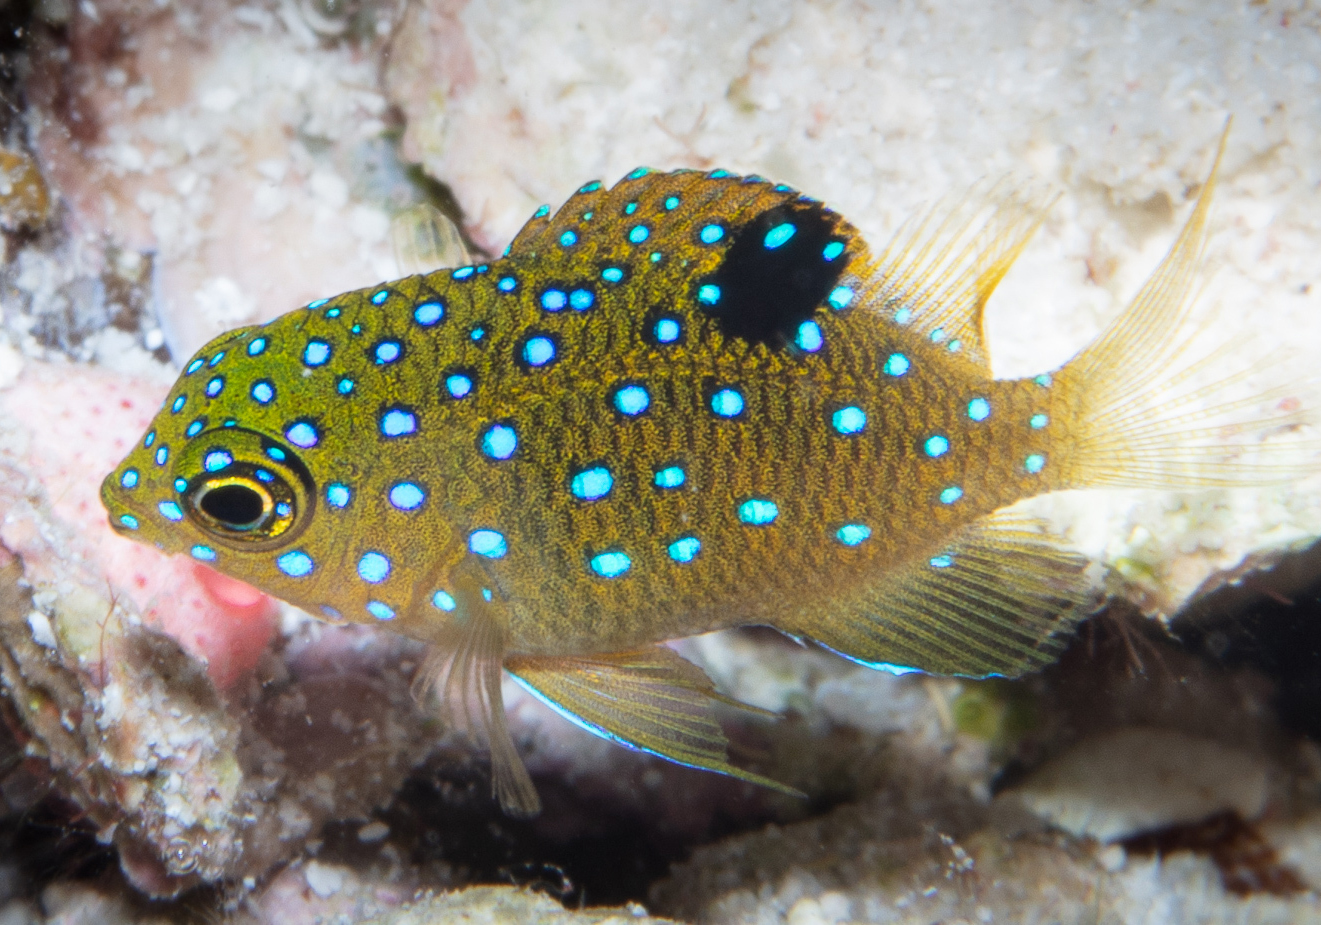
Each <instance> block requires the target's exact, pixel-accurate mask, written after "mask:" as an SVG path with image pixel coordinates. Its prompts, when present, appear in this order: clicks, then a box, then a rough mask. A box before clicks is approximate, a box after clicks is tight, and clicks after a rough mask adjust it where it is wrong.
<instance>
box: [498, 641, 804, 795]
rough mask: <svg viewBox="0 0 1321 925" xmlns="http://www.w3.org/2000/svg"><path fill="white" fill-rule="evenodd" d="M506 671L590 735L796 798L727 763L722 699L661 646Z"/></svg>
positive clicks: (513, 661)
mask: <svg viewBox="0 0 1321 925" xmlns="http://www.w3.org/2000/svg"><path fill="white" fill-rule="evenodd" d="M505 668H506V669H507V670H508V671H509V673H510V674H512V675H513V676H514V677H515V678H516V679H518V681H520V682H521V683H522V684H523V686H524V687H526V688H527V689H528V690H530V691H531V692H532V693H533V694H535V695H536V696H537V697H538V698H539V699H541V700H542V701H543V702H545V703H546V704H547V705H549V706H550V707H551V708H552V709H554V710H555V711H556V712H558V713H560V714H561V715H563V716H564V717H566V718H567V719H569V720H570V721H572V722H574V723H577V724H578V725H580V726H582V727H583V728H585V729H587V730H588V731H589V732H592V733H595V734H596V735H599V736H601V737H603V738H606V739H609V740H611V741H613V742H618V743H619V744H621V745H625V746H628V747H629V748H635V749H638V750H641V751H644V752H649V753H651V754H653V755H658V756H660V757H661V758H666V759H668V760H670V761H673V762H675V763H677V764H682V765H687V766H688V767H693V768H702V769H704V770H707V771H715V772H717V773H719V774H726V775H728V776H730V777H736V778H738V779H739V780H745V781H749V782H750V783H754V784H760V785H762V786H763V787H770V788H771V789H773V790H778V791H780V792H781V793H788V794H791V795H793V796H802V794H800V793H799V792H798V791H797V790H794V789H793V788H792V787H786V786H785V785H784V784H781V783H779V782H777V781H773V780H771V779H770V778H767V777H762V776H761V775H759V774H753V773H751V772H748V771H744V770H741V769H739V768H736V767H734V766H733V765H731V764H730V763H729V762H728V760H727V747H728V745H729V741H728V740H727V739H726V738H725V734H724V732H723V731H722V730H721V728H720V724H719V723H717V722H716V719H715V713H714V711H713V709H712V704H713V703H714V702H715V701H718V700H719V701H726V702H729V701H728V700H727V698H725V697H722V696H721V695H720V694H717V693H716V690H715V687H714V685H712V683H711V680H710V679H709V678H708V677H707V676H706V675H705V674H704V673H703V672H702V670H701V669H700V668H698V667H697V666H696V665H694V664H692V663H691V662H688V661H685V660H684V659H682V658H680V657H679V656H678V655H676V654H675V653H674V652H672V651H671V650H669V649H667V648H665V647H664V646H650V647H648V648H645V649H635V650H632V651H628V652H615V653H610V654H605V655H586V656H560V657H554V658H551V657H515V658H510V659H509V660H507V661H506V663H505Z"/></svg>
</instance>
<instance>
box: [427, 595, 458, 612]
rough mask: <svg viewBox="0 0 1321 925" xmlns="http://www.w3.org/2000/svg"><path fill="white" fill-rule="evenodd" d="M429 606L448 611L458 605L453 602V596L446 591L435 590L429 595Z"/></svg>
mask: <svg viewBox="0 0 1321 925" xmlns="http://www.w3.org/2000/svg"><path fill="white" fill-rule="evenodd" d="M431 606H432V607H435V608H436V609H437V610H444V611H446V612H448V611H451V610H453V609H454V608H455V607H456V606H458V605H457V604H455V602H454V597H453V596H452V595H450V594H449V593H448V592H445V591H437V592H436V593H435V594H433V595H431Z"/></svg>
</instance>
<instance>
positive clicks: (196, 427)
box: [183, 418, 206, 437]
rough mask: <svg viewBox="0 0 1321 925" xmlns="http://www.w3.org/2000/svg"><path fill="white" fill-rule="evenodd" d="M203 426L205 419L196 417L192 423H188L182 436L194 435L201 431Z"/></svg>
mask: <svg viewBox="0 0 1321 925" xmlns="http://www.w3.org/2000/svg"><path fill="white" fill-rule="evenodd" d="M205 426H206V419H205V418H198V419H197V420H196V421H193V423H191V424H189V425H188V429H187V430H185V431H184V432H183V433H184V436H185V437H196V436H197V435H198V434H200V433H201V432H202V428H203V427H205Z"/></svg>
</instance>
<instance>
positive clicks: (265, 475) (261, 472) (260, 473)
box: [256, 469, 275, 483]
mask: <svg viewBox="0 0 1321 925" xmlns="http://www.w3.org/2000/svg"><path fill="white" fill-rule="evenodd" d="M256 475H257V479H258V480H259V481H262V482H267V483H270V482H274V481H275V476H273V475H271V474H270V473H269V472H267V471H266V470H265V469H258V470H257V473H256Z"/></svg>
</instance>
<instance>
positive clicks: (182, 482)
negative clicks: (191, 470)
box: [174, 479, 188, 494]
mask: <svg viewBox="0 0 1321 925" xmlns="http://www.w3.org/2000/svg"><path fill="white" fill-rule="evenodd" d="M187 487H188V480H187V479H175V480H174V490H175V491H177V492H179V493H180V494H182V493H183V492H184V490H185V489H186V488H187Z"/></svg>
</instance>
